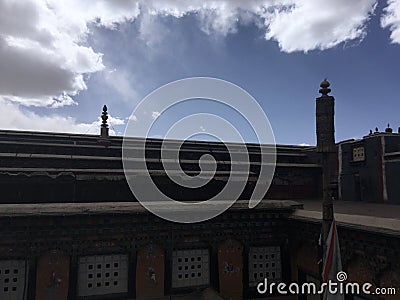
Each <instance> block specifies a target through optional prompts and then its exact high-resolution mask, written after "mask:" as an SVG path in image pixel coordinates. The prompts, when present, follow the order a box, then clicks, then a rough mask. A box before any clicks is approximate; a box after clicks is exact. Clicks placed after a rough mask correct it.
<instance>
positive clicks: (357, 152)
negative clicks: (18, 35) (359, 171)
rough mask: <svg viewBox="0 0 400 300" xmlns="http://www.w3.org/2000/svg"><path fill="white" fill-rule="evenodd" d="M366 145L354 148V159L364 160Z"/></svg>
mask: <svg viewBox="0 0 400 300" xmlns="http://www.w3.org/2000/svg"><path fill="white" fill-rule="evenodd" d="M364 160H365V154H364V147H354V148H353V161H364Z"/></svg>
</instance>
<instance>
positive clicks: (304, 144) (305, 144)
mask: <svg viewBox="0 0 400 300" xmlns="http://www.w3.org/2000/svg"><path fill="white" fill-rule="evenodd" d="M299 146H303V147H304V146H310V144H307V143H301V144H299Z"/></svg>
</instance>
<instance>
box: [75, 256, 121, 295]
mask: <svg viewBox="0 0 400 300" xmlns="http://www.w3.org/2000/svg"><path fill="white" fill-rule="evenodd" d="M127 292H128V255H98V256H85V257H80V258H79V270H78V296H94V295H107V294H118V293H127Z"/></svg>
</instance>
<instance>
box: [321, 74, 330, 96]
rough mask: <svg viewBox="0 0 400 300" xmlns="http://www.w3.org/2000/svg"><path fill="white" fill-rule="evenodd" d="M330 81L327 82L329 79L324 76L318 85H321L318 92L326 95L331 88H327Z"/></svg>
mask: <svg viewBox="0 0 400 300" xmlns="http://www.w3.org/2000/svg"><path fill="white" fill-rule="evenodd" d="M330 85H331V84H330V83H329V81H328V80H327V79H326V78H325V79H324V80H323V81H322V82H321V84H320V85H319V86H320V87H321V89H320V90H319V92H320V93H321V94H322V95H323V96H327V95H328V94H329V93H330V92H331V89H330V88H329V87H330Z"/></svg>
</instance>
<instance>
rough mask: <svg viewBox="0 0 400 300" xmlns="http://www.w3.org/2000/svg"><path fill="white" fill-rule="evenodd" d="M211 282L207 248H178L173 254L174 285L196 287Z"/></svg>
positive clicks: (174, 286)
mask: <svg viewBox="0 0 400 300" xmlns="http://www.w3.org/2000/svg"><path fill="white" fill-rule="evenodd" d="M209 283H210V271H209V252H208V250H207V249H194V250H177V251H174V252H173V254H172V287H173V288H181V287H195V286H202V285H208V284H209Z"/></svg>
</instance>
